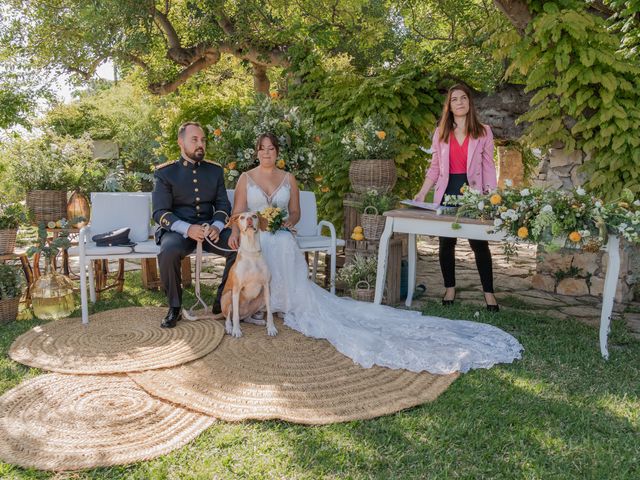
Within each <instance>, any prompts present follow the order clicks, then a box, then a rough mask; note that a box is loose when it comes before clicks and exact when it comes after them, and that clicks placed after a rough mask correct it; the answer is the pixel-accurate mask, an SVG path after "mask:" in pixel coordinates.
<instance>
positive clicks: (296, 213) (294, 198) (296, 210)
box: [284, 174, 300, 228]
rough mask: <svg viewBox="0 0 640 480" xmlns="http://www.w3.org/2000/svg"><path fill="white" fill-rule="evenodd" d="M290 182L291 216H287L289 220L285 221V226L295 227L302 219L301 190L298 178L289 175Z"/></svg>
mask: <svg viewBox="0 0 640 480" xmlns="http://www.w3.org/2000/svg"><path fill="white" fill-rule="evenodd" d="M289 175H291V174H289ZM289 182H290V183H289V184H290V185H291V196H290V198H289V218H287V221H286V222H285V223H284V226H285V227H287V228H289V227H294V226H295V225H296V223H298V222H299V221H300V190H299V189H298V183H297V182H296V178H295V177H294V176H293V175H291V176H290V177H289Z"/></svg>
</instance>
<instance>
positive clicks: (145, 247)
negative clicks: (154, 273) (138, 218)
mask: <svg viewBox="0 0 640 480" xmlns="http://www.w3.org/2000/svg"><path fill="white" fill-rule="evenodd" d="M133 249H134V250H135V252H136V253H153V254H154V255H157V254H158V253H160V245H156V242H155V240H147V241H146V242H139V243H138V244H137V245H136V246H135V247H133Z"/></svg>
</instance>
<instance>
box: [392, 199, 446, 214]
mask: <svg viewBox="0 0 640 480" xmlns="http://www.w3.org/2000/svg"><path fill="white" fill-rule="evenodd" d="M400 203H402V204H403V205H409V206H410V207H417V208H422V209H424V210H433V211H434V212H437V211H438V210H439V209H440V205H438V204H437V203H426V202H417V201H415V200H401V201H400Z"/></svg>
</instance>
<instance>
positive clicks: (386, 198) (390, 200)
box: [359, 190, 398, 215]
mask: <svg viewBox="0 0 640 480" xmlns="http://www.w3.org/2000/svg"><path fill="white" fill-rule="evenodd" d="M397 203H398V199H397V197H396V196H395V195H388V194H380V193H378V192H376V191H375V190H369V191H368V192H366V193H365V194H364V195H363V196H362V200H361V202H360V206H359V210H360V213H374V212H373V211H372V210H371V209H369V210H367V208H368V207H373V208H375V209H376V210H377V212H378V214H379V215H382V214H383V213H384V212H386V211H388V210H393V209H394V208H395V207H396V204H397ZM365 210H367V211H366V212H365Z"/></svg>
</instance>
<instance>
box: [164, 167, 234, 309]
mask: <svg viewBox="0 0 640 480" xmlns="http://www.w3.org/2000/svg"><path fill="white" fill-rule="evenodd" d="M154 177H155V178H154V180H155V182H154V187H153V193H152V200H153V219H154V220H155V221H156V223H158V225H159V227H158V229H157V231H156V233H155V239H156V243H157V244H158V245H160V253H159V254H158V265H159V267H160V281H161V282H162V286H163V288H164V291H165V293H166V295H167V298H168V300H169V306H170V307H180V306H182V278H181V272H180V263H181V261H182V259H183V258H184V257H186V256H187V255H189V254H190V253H191V252H193V251H194V250H195V248H196V246H197V242H196V241H195V240H193V239H191V238H189V237H188V236H187V230H188V229H189V226H190V225H192V224H198V225H202V224H205V223H207V224H210V225H215V226H217V227H218V228H219V230H220V238H219V239H218V241H217V242H216V243H215V245H217V246H220V247H222V248H224V249H229V244H228V240H229V236H230V235H231V230H230V229H228V228H224V224H225V222H226V220H227V216H228V215H230V214H231V203H230V202H229V198H228V197H227V190H226V188H225V185H224V171H223V169H222V167H221V166H220V165H218V164H217V163H214V162H211V161H209V160H202V161H200V162H196V161H193V160H191V159H185V158H180V159H179V160H176V161H172V162H167V163H164V164H162V165H159V166H158V167H156V170H155V174H154ZM202 247H203V249H204V250H205V251H207V252H212V253H217V254H219V255H223V256H225V257H226V259H227V262H226V265H225V269H224V273H223V275H222V281H221V283H220V287H219V288H218V293H217V296H216V300H215V303H214V309H215V304H216V303H217V304H218V305H219V302H220V299H221V298H222V290H223V289H224V285H225V283H226V282H227V276H228V274H229V269H230V268H231V265H233V262H234V261H235V259H236V252H227V251H223V250H219V249H217V248H215V247H213V246H211V244H209V243H208V242H207V241H205V242H203V244H202Z"/></svg>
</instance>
